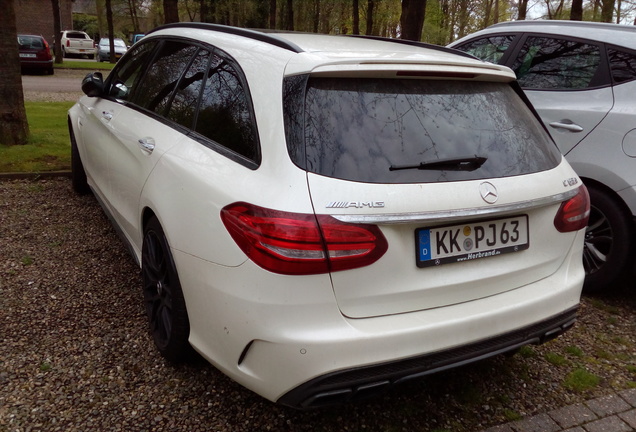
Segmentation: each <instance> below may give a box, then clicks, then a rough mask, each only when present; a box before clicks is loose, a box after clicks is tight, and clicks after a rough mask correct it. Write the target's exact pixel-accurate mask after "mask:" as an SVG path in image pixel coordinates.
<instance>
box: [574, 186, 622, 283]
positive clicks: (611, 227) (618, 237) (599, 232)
mask: <svg viewBox="0 0 636 432" xmlns="http://www.w3.org/2000/svg"><path fill="white" fill-rule="evenodd" d="M587 188H588V191H589V193H590V201H591V208H590V221H589V223H588V227H587V229H586V231H585V244H584V250H583V266H584V267H585V274H586V276H585V284H584V285H583V289H584V290H585V291H586V292H591V293H596V292H601V291H603V290H605V289H611V288H612V284H613V283H614V282H616V281H617V279H618V278H619V276H621V274H622V272H623V270H625V268H626V267H627V265H629V264H630V263H631V255H632V254H631V238H632V223H631V220H630V217H629V215H628V214H627V212H625V211H624V210H623V209H622V207H621V206H620V205H619V204H618V203H617V202H616V201H615V200H614V199H613V198H611V197H610V196H608V194H607V193H605V192H604V191H603V190H602V189H599V188H597V187H595V186H591V185H588V186H587Z"/></svg>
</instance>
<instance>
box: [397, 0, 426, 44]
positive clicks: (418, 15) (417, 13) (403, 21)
mask: <svg viewBox="0 0 636 432" xmlns="http://www.w3.org/2000/svg"><path fill="white" fill-rule="evenodd" d="M425 12H426V0H402V15H401V16H400V26H401V27H402V36H401V39H408V40H414V41H420V40H421V39H422V29H423V28H424V15H425Z"/></svg>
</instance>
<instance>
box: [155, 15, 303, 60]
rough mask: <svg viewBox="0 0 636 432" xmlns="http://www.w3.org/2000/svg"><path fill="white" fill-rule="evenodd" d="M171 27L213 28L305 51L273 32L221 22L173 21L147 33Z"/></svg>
mask: <svg viewBox="0 0 636 432" xmlns="http://www.w3.org/2000/svg"><path fill="white" fill-rule="evenodd" d="M170 28H193V29H202V30H213V31H218V32H222V33H228V34H234V35H237V36H243V37H247V38H250V39H254V40H258V41H260V42H265V43H268V44H270V45H274V46H277V47H279V48H283V49H286V50H289V51H292V52H295V53H301V52H303V49H302V48H300V47H299V46H298V45H296V44H294V43H291V42H289V41H286V40H284V39H282V38H279V37H277V36H275V35H274V34H272V33H263V32H260V31H256V30H250V29H245V28H240V27H232V26H226V25H221V24H210V23H202V22H180V23H172V24H165V25H162V26H159V27H155V28H154V29H152V30H151V31H150V32H148V33H146V34H150V33H153V32H156V31H159V30H163V29H170Z"/></svg>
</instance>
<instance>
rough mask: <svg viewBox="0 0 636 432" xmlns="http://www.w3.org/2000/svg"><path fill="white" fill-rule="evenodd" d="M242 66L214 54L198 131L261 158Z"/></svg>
mask: <svg viewBox="0 0 636 432" xmlns="http://www.w3.org/2000/svg"><path fill="white" fill-rule="evenodd" d="M240 77H241V75H240V73H239V70H238V68H236V67H234V66H233V65H232V64H230V63H229V62H228V61H227V60H225V59H224V58H222V57H220V56H216V55H215V56H213V58H212V62H211V64H210V68H209V71H208V77H207V80H206V82H205V87H204V88H203V97H202V99H201V106H200V108H199V116H198V119H197V121H196V128H195V129H196V131H197V132H198V133H199V134H201V135H203V136H205V137H207V138H210V139H212V140H214V141H216V142H217V143H219V144H221V145H222V146H223V147H225V148H228V149H230V150H232V151H234V152H236V153H238V154H239V155H242V156H245V157H246V158H248V159H250V160H252V161H255V162H257V163H258V162H259V161H260V154H259V149H258V143H257V140H256V129H255V125H254V122H253V119H252V114H251V112H252V111H251V104H250V102H249V99H248V92H247V90H246V89H245V88H244V86H243V83H242V81H241V78H240Z"/></svg>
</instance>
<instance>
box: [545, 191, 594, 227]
mask: <svg viewBox="0 0 636 432" xmlns="http://www.w3.org/2000/svg"><path fill="white" fill-rule="evenodd" d="M589 217H590V195H589V194H588V192H587V188H586V187H585V186H583V185H581V187H579V189H578V193H577V194H576V195H575V196H574V197H572V198H570V199H569V200H567V201H564V202H562V203H561V207H560V208H559V211H558V212H557V214H556V216H555V218H554V226H555V227H556V229H557V230H558V231H559V232H570V231H578V230H580V229H583V228H585V227H586V226H587V221H588V219H589Z"/></svg>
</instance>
